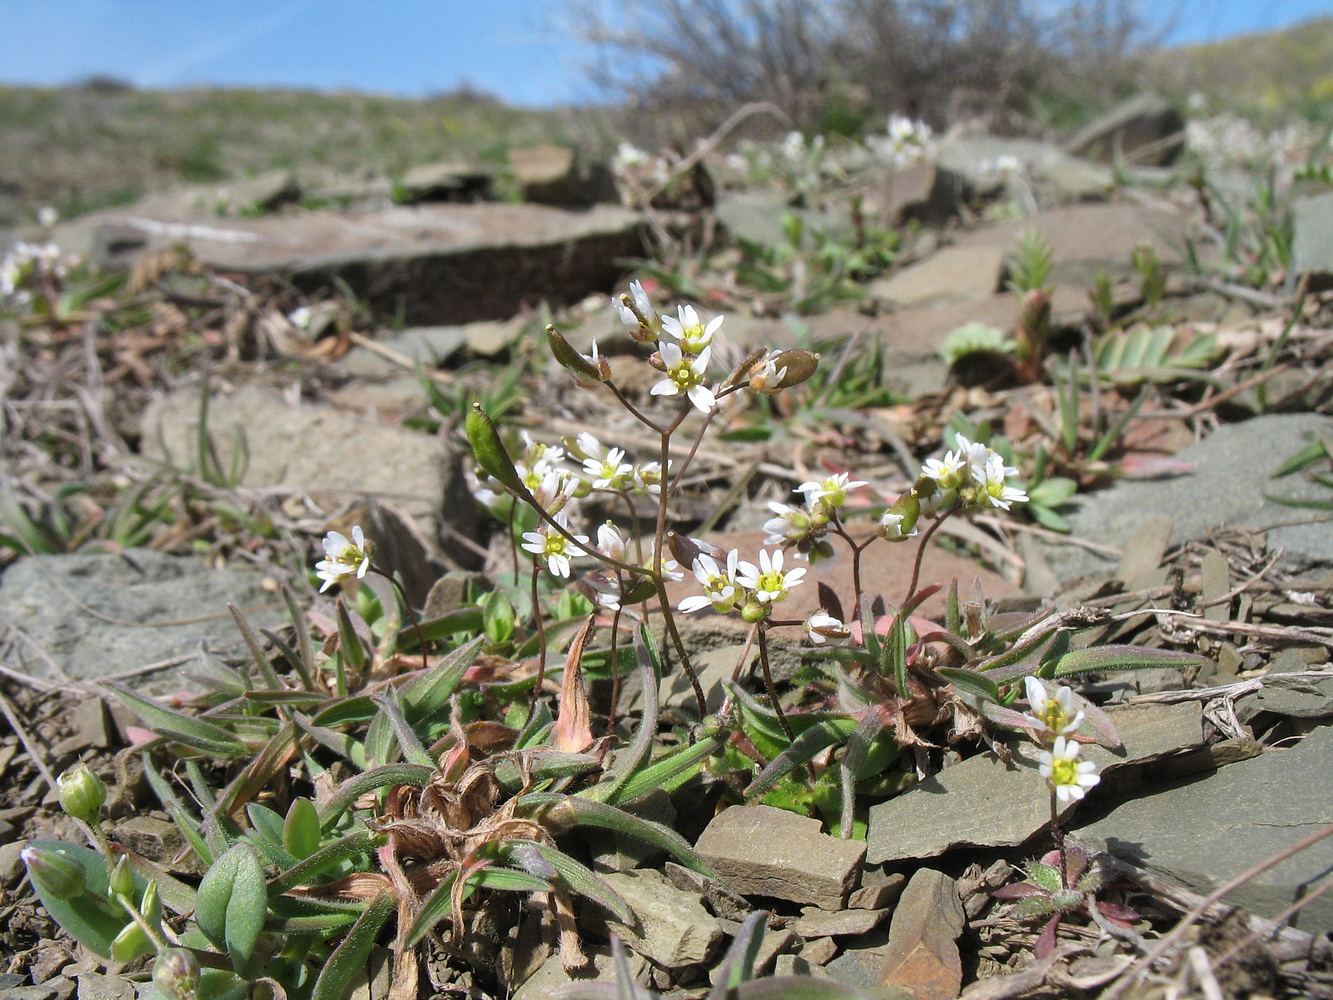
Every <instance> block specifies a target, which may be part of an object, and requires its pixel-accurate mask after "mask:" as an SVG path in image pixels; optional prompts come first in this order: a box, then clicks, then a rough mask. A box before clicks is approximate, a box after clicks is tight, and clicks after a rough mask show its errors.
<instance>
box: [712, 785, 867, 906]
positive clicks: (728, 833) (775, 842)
mask: <svg viewBox="0 0 1333 1000" xmlns="http://www.w3.org/2000/svg"><path fill="white" fill-rule="evenodd" d="M695 849H696V850H698V852H699V853H700V854H701V855H703V857H704V858H705V859H706V860H707V861H708V862H709V864H711V865H712V866H713V868H714V869H715V870H716V871H717V873H718V874H719V875H720V876H722V879H723V881H724V882H726V883H727V885H729V886H730V887H731V888H732V889H733V890H735V891H736V892H739V893H741V894H742V895H756V896H772V897H774V898H776V899H786V900H790V901H792V902H794V903H813V904H814V905H816V906H818V907H820V908H821V909H825V910H835V909H838V908H840V907H841V906H842V905H843V903H844V902H845V901H846V899H847V894H848V892H850V891H851V890H852V889H854V888H856V881H857V876H858V875H859V874H860V866H861V861H862V860H863V859H864V857H865V850H866V845H865V844H863V843H861V842H860V841H855V840H839V839H837V838H835V837H830V836H829V835H828V834H826V833H822V832H821V831H820V822H819V820H817V819H811V818H810V817H808V816H797V815H796V814H794V813H789V812H786V811H785V810H782V809H774V808H773V807H772V806H731V807H730V808H728V809H724V810H722V812H720V813H718V815H717V816H716V817H715V818H714V819H713V821H712V822H711V823H709V824H708V828H707V829H706V830H704V832H703V835H702V836H700V838H699V841H698V843H697V844H696V845H695Z"/></svg>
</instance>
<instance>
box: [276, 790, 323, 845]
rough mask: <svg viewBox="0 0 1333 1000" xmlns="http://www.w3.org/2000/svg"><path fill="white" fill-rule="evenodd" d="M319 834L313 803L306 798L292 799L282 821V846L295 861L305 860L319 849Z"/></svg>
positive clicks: (317, 816) (316, 813)
mask: <svg viewBox="0 0 1333 1000" xmlns="http://www.w3.org/2000/svg"><path fill="white" fill-rule="evenodd" d="M321 835H322V831H321V829H320V825H319V810H317V809H316V808H315V804H314V803H313V802H311V801H310V800H309V799H306V798H296V799H292V804H291V805H290V806H288V807H287V816H286V818H285V819H284V820H283V823H282V846H283V847H285V848H286V849H287V853H288V854H290V855H291V856H292V857H294V858H296V860H297V861H303V860H305V859H306V858H308V857H310V855H312V854H314V853H315V852H316V851H317V850H319V841H320V838H321Z"/></svg>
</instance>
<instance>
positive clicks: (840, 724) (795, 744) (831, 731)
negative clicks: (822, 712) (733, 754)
mask: <svg viewBox="0 0 1333 1000" xmlns="http://www.w3.org/2000/svg"><path fill="white" fill-rule="evenodd" d="M855 731H856V720H855V719H853V718H851V717H843V718H837V719H826V720H825V721H823V722H821V723H820V724H819V725H817V726H811V727H810V728H809V729H807V730H806V731H805V732H803V733H801V735H800V736H798V737H796V739H794V740H793V741H792V743H791V746H789V747H787V749H786V750H784V751H782V753H780V754H778V755H777V756H776V757H774V758H773V760H772V761H770V762H769V765H768V766H767V767H766V768H764V769H763V770H762V771H760V772H759V773H758V774H757V775H755V779H754V780H753V781H752V782H750V784H749V787H747V788H746V789H745V792H744V794H745V795H747V796H752V795H758V794H759V793H760V792H763V791H765V790H766V789H768V788H771V787H772V786H773V785H775V784H776V783H777V782H778V781H779V780H781V779H782V778H784V777H786V776H787V775H788V774H790V773H791V772H792V771H794V770H795V769H796V768H798V767H800V766H802V765H803V764H805V763H807V762H808V761H810V760H812V759H813V758H814V756H815V755H816V754H817V753H819V752H820V751H822V750H825V749H827V748H828V747H831V746H834V745H835V744H838V743H843V742H845V741H846V740H847V738H848V737H849V736H851V735H852V733H853V732H855Z"/></svg>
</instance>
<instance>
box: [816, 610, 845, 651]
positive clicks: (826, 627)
mask: <svg viewBox="0 0 1333 1000" xmlns="http://www.w3.org/2000/svg"><path fill="white" fill-rule="evenodd" d="M805 634H806V635H808V636H809V637H810V641H811V642H813V643H814V644H815V645H820V644H822V643H823V642H825V641H826V640H828V639H846V638H849V637H850V636H851V634H852V630H851V629H849V628H848V627H847V626H846V625H844V624H843V623H842V621H841V620H840V619H838V618H834V617H833V616H832V615H831V614H829V613H828V612H826V611H817V612H815V613H814V614H813V615H811V616H810V617H809V618H807V619H806V620H805Z"/></svg>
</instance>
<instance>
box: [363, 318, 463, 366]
mask: <svg viewBox="0 0 1333 1000" xmlns="http://www.w3.org/2000/svg"><path fill="white" fill-rule="evenodd" d="M466 331H467V328H466V327H463V326H412V327H408V328H407V329H406V330H404V331H403V332H402V333H399V334H396V335H394V336H392V337H385V338H383V339H382V340H380V339H377V340H376V343H378V344H380V345H381V346H383V347H385V348H387V349H388V350H390V351H393V352H394V353H395V354H401V355H402V356H403V357H405V358H411V359H412V360H413V361H420V362H421V363H422V364H423V365H427V366H439V365H440V364H441V363H443V362H445V361H447V360H449V358H451V357H453V356H454V355H455V354H457V353H458V352H459V351H460V350H461V349H462V348H463V346H464V345H465V344H466V343H467V332H466ZM338 363H339V364H340V365H341V366H342V367H344V368H346V369H347V370H348V371H351V372H354V373H356V374H358V375H379V374H382V373H384V372H393V371H401V370H402V369H401V368H399V366H398V365H396V364H394V363H393V362H392V361H390V360H389V359H388V358H386V357H384V355H382V354H378V353H376V352H375V351H373V350H371V349H370V348H368V347H360V346H358V347H353V348H352V349H351V350H350V351H348V352H347V354H345V355H344V356H343V357H342V358H341V359H340V360H339V362H338Z"/></svg>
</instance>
